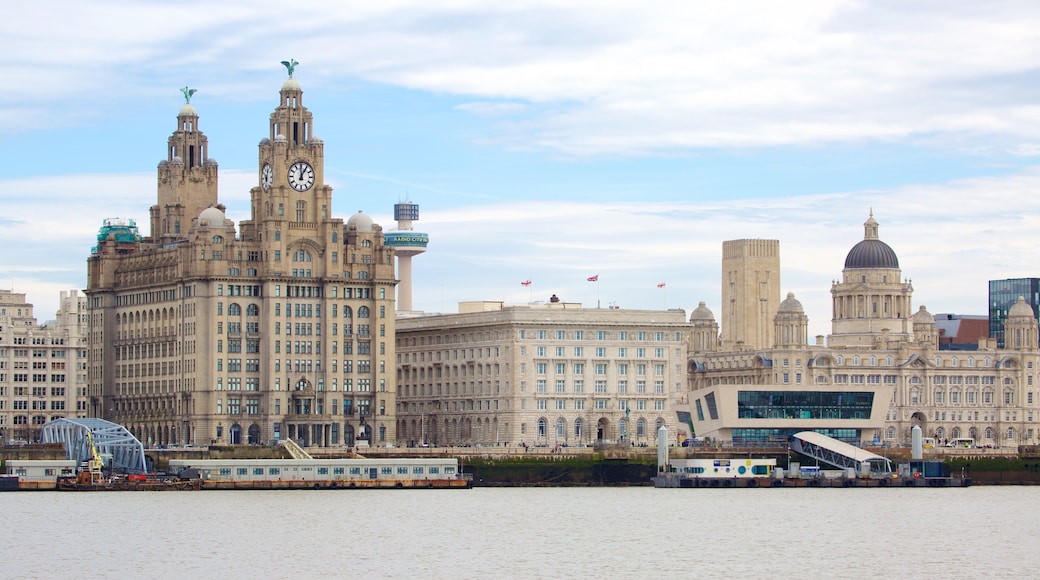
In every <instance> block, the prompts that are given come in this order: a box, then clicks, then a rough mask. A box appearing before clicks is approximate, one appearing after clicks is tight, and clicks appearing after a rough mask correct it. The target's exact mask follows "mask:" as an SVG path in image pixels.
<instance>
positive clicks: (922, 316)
mask: <svg viewBox="0 0 1040 580" xmlns="http://www.w3.org/2000/svg"><path fill="white" fill-rule="evenodd" d="M914 324H935V317H934V316H932V313H931V312H928V309H927V308H925V307H924V305H923V304H922V305H921V307H920V308H918V309H917V313H916V314H914Z"/></svg>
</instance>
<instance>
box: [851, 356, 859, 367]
mask: <svg viewBox="0 0 1040 580" xmlns="http://www.w3.org/2000/svg"><path fill="white" fill-rule="evenodd" d="M852 365H853V366H857V367H858V366H859V355H856V356H854V357H852Z"/></svg>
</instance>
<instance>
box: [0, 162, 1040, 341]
mask: <svg viewBox="0 0 1040 580" xmlns="http://www.w3.org/2000/svg"><path fill="white" fill-rule="evenodd" d="M255 179H256V176H255V175H254V174H253V173H252V172H241V171H228V172H222V191H228V192H243V191H248V188H249V187H250V186H252V185H253V184H254V182H255ZM32 185H33V187H34V188H35V191H37V192H38V196H36V200H35V202H32V203H30V202H26V201H24V197H25V196H21V195H14V194H10V193H7V194H0V203H2V205H3V207H4V208H5V209H4V215H3V216H0V244H2V245H3V246H4V247H6V248H12V250H11V251H8V252H6V253H5V254H4V259H3V260H2V262H0V280H7V279H10V280H13V283H14V289H15V290H16V291H19V292H27V293H28V294H29V299H30V301H32V302H34V303H35V304H36V305H37V309H36V312H37V316H38V318H40V319H47V318H50V317H51V316H52V314H53V312H54V310H55V309H56V308H57V299H58V295H57V291H58V290H61V289H71V288H82V287H83V286H84V285H85V279H86V275H85V273H86V258H87V256H88V255H89V252H90V247H91V246H92V245H93V244H94V243H95V236H96V234H97V229H98V227H99V226H100V224H101V220H102V219H104V218H105V217H116V216H119V217H136V218H137V219H138V224H139V226H140V227H141V229H142V233H143V234H144V233H147V231H148V225H147V210H148V207H149V206H150V205H151V204H152V203H154V199H155V198H154V196H155V193H154V176H151V175H146V174H131V175H76V176H63V177H48V178H41V179H36V180H32ZM26 186H27V182H26V180H0V192H14V191H25V188H26ZM1038 189H1040V171H1034V172H1026V173H1020V174H1015V175H1010V176H1007V177H992V178H982V179H970V180H963V181H958V182H954V183H948V184H921V185H913V186H905V187H900V188H895V189H890V190H877V191H864V192H848V193H834V194H827V195H806V196H797V197H789V198H784V199H736V200H732V201H711V202H696V201H694V202H667V203H663V202H661V203H655V202H632V203H599V204H587V203H577V202H568V201H555V202H545V201H540V202H522V201H517V202H512V203H506V204H496V205H471V206H461V207H456V208H452V209H444V210H428V211H426V212H424V214H423V219H422V221H421V223H417V224H416V228H417V229H418V230H419V231H425V232H427V233H428V234H429V235H430V246H429V250H428V251H427V253H426V254H424V255H421V256H419V257H417V258H416V259H415V261H414V266H413V267H414V273H415V284H414V287H415V293H414V297H413V302H414V304H415V306H416V308H419V309H424V310H430V311H449V312H450V311H454V309H455V304H456V303H457V302H458V301H462V300H506V301H509V302H527V301H528V300H530V299H531V298H534V299H547V298H548V296H549V294H557V295H559V296H560V297H561V298H563V299H564V300H568V301H574V302H582V303H584V304H585V305H586V307H591V306H595V304H596V302H597V300H599V301H601V302H602V305H604V306H605V305H607V304H608V303H616V304H618V305H620V306H622V307H625V308H647V309H659V308H664V307H669V308H672V307H682V308H685V309H686V311H687V312H690V311H692V309H693V308H695V307H696V304H697V302H698V301H701V300H703V301H705V302H706V303H707V304H708V306H709V308H711V309H712V310H713V311H714V312H715V313H716V315H717V316H718V315H720V314H721V313H720V308H719V300H720V291H721V290H720V288H719V276H720V270H721V266H720V256H721V247H722V242H723V241H724V240H730V239H739V238H768V239H779V240H780V248H781V267H782V271H781V280H782V295H786V293H787V292H789V291H791V292H795V294H796V296H797V297H798V298H799V300H801V301H802V304H803V305H804V306H805V308H806V312H807V314H808V315H809V317H810V332H811V334H814V335H815V334H827V333H828V332H829V325H830V314H831V313H830V297H829V291H830V284H831V282H832V281H833V280H835V279H837V278H838V277H839V276H840V273H841V269H842V267H843V265H844V260H845V255H846V253H847V252H848V250H849V249H850V248H851V247H852V246H853V245H855V244H856V243H857V242H859V241H860V240H861V239H863V229H862V223H863V221H865V220H866V218H867V214H868V212H869V211H870V209H871V208H873V209H874V213H875V216H876V218H877V220H878V221H879V222H880V224H881V230H880V232H881V239H882V240H884V241H885V242H887V243H888V244H889V245H890V246H892V248H893V249H894V250H895V251H896V254H897V255H898V256H899V259H900V266H901V267H902V270H903V275H904V277H907V278H912V279H913V283H914V287H915V289H916V290H915V294H914V301H915V303H916V304H917V305H920V304H925V305H927V306H928V308H929V309H930V310H931V311H932V312H933V313H935V312H956V313H962V314H985V313H986V300H987V298H986V282H987V280H990V279H1000V278H1011V277H1025V276H1036V275H1038V274H1040V272H1037V271H1035V270H1033V269H1032V268H1033V264H1035V260H1033V254H1034V248H1033V246H1034V244H1033V240H1034V239H1035V231H1034V229H1035V224H1036V223H1037V221H1038V219H1040V196H1036V195H1035V192H1036V191H1037V190H1038ZM997 194H999V195H997ZM41 201H42V202H43V207H46V208H47V210H48V211H41V209H40V208H41ZM221 201H222V202H224V203H226V204H227V205H228V216H229V217H231V218H232V219H235V220H236V221H238V220H242V219H246V218H247V217H248V215H249V201H248V196H246V195H242V194H238V195H235V196H225V195H223V194H222V195H221ZM350 213H352V212H350ZM339 217H342V218H344V219H346V218H347V217H349V215H340V216H339ZM377 222H379V223H381V224H382V225H383V226H384V227H385V228H387V229H390V228H392V227H393V226H394V224H393V222H392V221H391V220H390V218H389V217H388V216H380V217H378V218H377ZM593 274H599V275H600V282H599V284H592V283H589V282H586V281H585V278H586V277H588V276H591V275H593ZM526 279H532V280H533V281H534V283H533V284H532V286H531V287H529V288H524V287H522V286H520V285H519V284H520V282H521V281H523V280H526ZM658 282H666V283H667V287H666V288H665V289H658V288H657V287H656V284H657V283H658Z"/></svg>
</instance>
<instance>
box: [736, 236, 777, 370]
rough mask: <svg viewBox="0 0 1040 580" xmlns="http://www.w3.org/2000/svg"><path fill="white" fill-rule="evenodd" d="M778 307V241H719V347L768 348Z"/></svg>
mask: <svg viewBox="0 0 1040 580" xmlns="http://www.w3.org/2000/svg"><path fill="white" fill-rule="evenodd" d="M779 307H780V241H779V240H730V241H726V242H722V348H723V349H726V350H729V349H734V348H740V349H745V348H746V349H767V348H771V347H772V346H773V342H774V337H773V316H775V315H776V311H777V308H779Z"/></svg>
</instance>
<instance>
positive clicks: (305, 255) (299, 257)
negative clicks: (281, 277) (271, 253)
mask: <svg viewBox="0 0 1040 580" xmlns="http://www.w3.org/2000/svg"><path fill="white" fill-rule="evenodd" d="M310 261H311V253H310V252H308V251H307V250H296V251H295V252H293V262H310Z"/></svg>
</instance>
